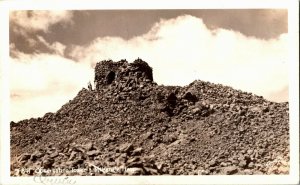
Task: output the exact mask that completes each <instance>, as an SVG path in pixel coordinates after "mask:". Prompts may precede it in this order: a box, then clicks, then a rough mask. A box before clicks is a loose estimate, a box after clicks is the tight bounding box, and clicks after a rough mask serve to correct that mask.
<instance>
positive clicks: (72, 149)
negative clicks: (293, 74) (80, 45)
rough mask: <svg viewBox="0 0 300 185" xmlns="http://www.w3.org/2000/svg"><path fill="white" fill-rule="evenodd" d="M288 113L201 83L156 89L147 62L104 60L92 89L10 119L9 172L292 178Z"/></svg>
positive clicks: (283, 106)
mask: <svg viewBox="0 0 300 185" xmlns="http://www.w3.org/2000/svg"><path fill="white" fill-rule="evenodd" d="M288 110H289V109H288V103H287V102H286V103H275V102H270V101H267V100H265V99H264V98H263V97H261V96H256V95H253V94H251V93H246V92H242V91H240V90H235V89H233V88H231V87H228V86H223V85H220V84H213V83H209V82H204V81H200V80H196V81H194V82H192V83H191V84H189V85H187V86H184V87H179V86H163V85H157V84H156V83H155V82H154V81H153V76H152V68H151V67H150V66H149V65H148V64H147V63H146V62H144V61H143V60H141V59H137V60H135V61H134V62H133V63H128V62H127V61H126V60H121V61H119V62H113V61H101V62H99V63H97V65H96V67H95V88H94V89H92V88H91V87H89V88H88V89H86V88H83V89H82V90H81V91H80V92H79V93H78V94H77V96H76V97H75V98H74V99H73V100H70V101H69V102H68V103H66V104H65V105H63V106H62V107H61V109H59V110H58V111H57V112H56V113H47V114H45V115H44V116H43V117H40V118H31V119H26V120H22V121H20V122H17V123H14V122H11V124H10V132H11V175H13V176H27V175H36V174H43V175H163V174H169V175H210V174H227V175H231V174H288V173H289V111H288ZM22 169H23V170H22ZM36 169H39V170H36Z"/></svg>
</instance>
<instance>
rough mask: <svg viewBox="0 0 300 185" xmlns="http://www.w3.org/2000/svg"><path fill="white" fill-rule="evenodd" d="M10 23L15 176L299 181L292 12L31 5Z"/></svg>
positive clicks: (12, 173) (10, 118)
mask: <svg viewBox="0 0 300 185" xmlns="http://www.w3.org/2000/svg"><path fill="white" fill-rule="evenodd" d="M8 23H9V26H8V28H9V31H8V34H9V38H8V41H9V44H8V51H9V61H7V62H8V63H9V72H8V73H7V74H8V77H7V79H8V81H7V83H8V84H9V86H8V91H7V92H8V93H9V98H8V102H9V110H7V112H8V116H7V117H6V118H7V120H8V121H9V122H8V123H3V122H1V124H7V125H9V126H8V127H7V128H9V130H7V131H5V132H6V133H7V134H8V135H9V136H8V137H9V140H7V142H8V145H9V148H10V150H9V154H8V156H9V158H8V160H9V168H10V169H9V176H10V177H26V178H33V180H34V182H36V183H40V184H41V183H42V184H51V183H53V180H55V178H54V179H52V180H51V183H50V181H49V179H50V178H53V177H56V181H55V182H56V184H78V182H76V179H74V178H75V177H78V176H80V177H86V178H88V177H91V176H98V177H99V178H100V177H101V176H129V177H137V176H142V177H157V176H165V177H169V178H170V177H177V176H184V177H187V178H188V177H220V176H221V177H227V176H239V177H243V176H250V177H255V176H257V175H259V176H263V177H265V176H266V177H268V176H275V178H276V177H288V176H289V175H291V174H292V172H291V147H292V146H291V127H290V125H291V104H290V103H291V101H293V100H295V99H294V97H291V94H293V93H292V92H291V91H293V89H292V88H291V83H290V77H291V74H292V73H291V72H290V70H291V67H290V65H291V62H299V61H298V59H295V61H291V59H290V47H289V44H290V42H289V41H290V40H289V33H290V32H289V31H290V30H289V24H288V23H289V10H288V8H221V9H220V8H214V9H212V8H201V7H199V8H196V9H195V8H192V7H191V8H190V9H188V8H175V9H168V8H156V9H147V8H145V9H142V8H141V9H129V8H125V9H119V8H115V9H110V8H107V9H105V8H95V9H64V10H61V9H49V10H47V9H46V10H45V9H27V8H26V9H23V8H21V9H9V10H8ZM298 75H299V74H298ZM3 94H4V93H3ZM3 97H4V96H3ZM1 101H2V102H4V101H3V100H1ZM294 110H295V109H294ZM292 114H293V113H292ZM2 116H3V114H2ZM2 120H5V119H2ZM292 120H295V119H294V118H292ZM293 124H294V125H297V124H298V126H299V119H298V122H295V123H293ZM1 128H3V127H1ZM298 134H299V133H298ZM297 142H298V144H299V141H297ZM298 160H299V159H298ZM298 162H299V161H298ZM298 170H299V169H298ZM59 177H61V178H60V181H59V180H58V179H59ZM62 177H64V181H62ZM72 177H74V178H73V179H72ZM298 178H299V177H298ZM46 182H47V183H46ZM147 182H148V183H149V182H151V181H147ZM229 182H230V181H229ZM244 183H245V182H244ZM249 183H250V182H249Z"/></svg>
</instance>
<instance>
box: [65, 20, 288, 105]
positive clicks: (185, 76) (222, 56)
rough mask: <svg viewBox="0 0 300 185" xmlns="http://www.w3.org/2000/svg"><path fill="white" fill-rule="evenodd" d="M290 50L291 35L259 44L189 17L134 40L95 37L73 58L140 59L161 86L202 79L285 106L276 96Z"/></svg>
mask: <svg viewBox="0 0 300 185" xmlns="http://www.w3.org/2000/svg"><path fill="white" fill-rule="evenodd" d="M287 49H288V47H287V34H282V35H280V36H279V37H278V38H276V39H270V40H261V39H258V38H255V37H247V36H245V35H243V34H241V33H239V32H236V31H233V30H226V29H214V30H210V29H208V28H207V27H206V25H205V24H204V23H203V21H202V20H201V19H199V18H196V17H193V16H189V15H185V16H179V17H177V18H175V19H169V20H161V21H160V22H158V23H156V24H155V25H153V26H152V28H151V30H150V31H149V32H148V33H146V34H144V35H141V36H137V37H135V38H132V39H130V40H124V39H122V38H117V37H104V38H97V39H95V40H94V41H93V42H91V43H90V44H89V45H87V46H77V47H75V48H74V49H73V51H72V52H71V53H69V55H70V56H71V57H73V58H74V59H76V60H78V61H83V62H84V63H95V62H97V61H99V60H101V59H108V58H110V59H113V60H120V59H123V58H126V59H128V60H129V61H133V60H134V59H135V58H137V57H140V58H142V59H144V60H146V61H147V62H149V64H150V65H151V66H152V67H153V68H154V72H153V73H154V79H155V81H157V82H158V83H159V84H165V85H187V84H189V83H190V82H192V81H193V80H194V79H200V80H205V81H210V82H213V83H221V84H225V85H229V86H232V87H234V88H237V89H241V90H244V91H248V92H252V93H255V94H257V95H262V96H264V97H265V98H267V99H270V100H272V101H282V100H284V101H287V100H288V97H287V96H286V93H285V95H284V96H285V97H276V96H275V97H274V94H281V95H282V93H277V92H279V91H282V89H283V88H285V87H287V86H288V61H287V57H288V53H287Z"/></svg>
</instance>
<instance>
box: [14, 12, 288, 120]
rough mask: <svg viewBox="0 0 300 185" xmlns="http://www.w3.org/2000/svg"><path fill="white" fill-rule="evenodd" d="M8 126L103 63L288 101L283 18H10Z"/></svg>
mask: <svg viewBox="0 0 300 185" xmlns="http://www.w3.org/2000/svg"><path fill="white" fill-rule="evenodd" d="M9 23H10V25H9V29H10V31H9V34H10V45H9V47H10V59H11V61H10V70H11V71H10V101H11V120H14V121H18V120H21V119H25V118H30V117H38V116H43V115H44V114H45V113H46V112H49V111H51V112H54V111H56V110H58V109H59V108H60V107H61V106H62V105H63V104H64V103H66V102H67V101H68V100H70V99H72V98H73V97H74V96H75V95H76V94H77V92H78V91H79V90H80V89H81V88H82V87H87V83H88V82H89V81H91V82H93V75H94V74H93V67H94V65H95V63H96V62H98V61H101V60H104V59H112V60H116V61H118V60H120V59H127V60H128V61H129V62H132V61H133V60H134V59H136V58H138V57H139V58H142V59H143V60H145V61H147V62H148V63H149V65H150V66H152V67H153V73H154V80H155V81H156V82H157V83H158V84H164V85H182V86H184V85H188V84H189V83H191V82H192V81H193V80H195V79H200V80H204V81H210V82H213V83H221V84H225V85H229V86H232V87H234V88H236V89H241V90H243V91H247V92H252V93H254V94H257V95H262V96H264V97H265V98H266V99H268V100H271V101H276V102H282V101H288V61H287V59H288V42H287V31H288V30H287V26H288V25H287V11H286V10H279V9H276V10H275V9H268V10H263V9H260V10H254V9H252V10H247V9H243V10H238V9H236V10H221V9H219V10H94V11H92V10H85V11H83V10H81V11H41V10H36V11H20V10H19V11H10V22H9Z"/></svg>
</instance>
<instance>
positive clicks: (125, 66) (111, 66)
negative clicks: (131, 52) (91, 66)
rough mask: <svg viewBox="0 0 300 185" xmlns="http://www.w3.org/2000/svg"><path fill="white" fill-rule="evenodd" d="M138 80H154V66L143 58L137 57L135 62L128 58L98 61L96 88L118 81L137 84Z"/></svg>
mask: <svg viewBox="0 0 300 185" xmlns="http://www.w3.org/2000/svg"><path fill="white" fill-rule="evenodd" d="M138 81H144V82H152V81H153V75H152V68H151V67H150V66H149V65H148V64H147V63H146V62H145V61H143V60H141V59H136V60H135V61H134V62H133V63H128V62H127V61H126V60H121V61H118V62H113V61H112V60H103V61H101V62H98V63H97V64H96V67H95V80H94V82H95V88H96V90H99V89H100V88H101V87H105V86H107V85H110V84H112V83H113V82H118V83H122V84H124V83H125V84H127V85H128V84H133V83H134V84H136V83H137V82H138Z"/></svg>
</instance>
